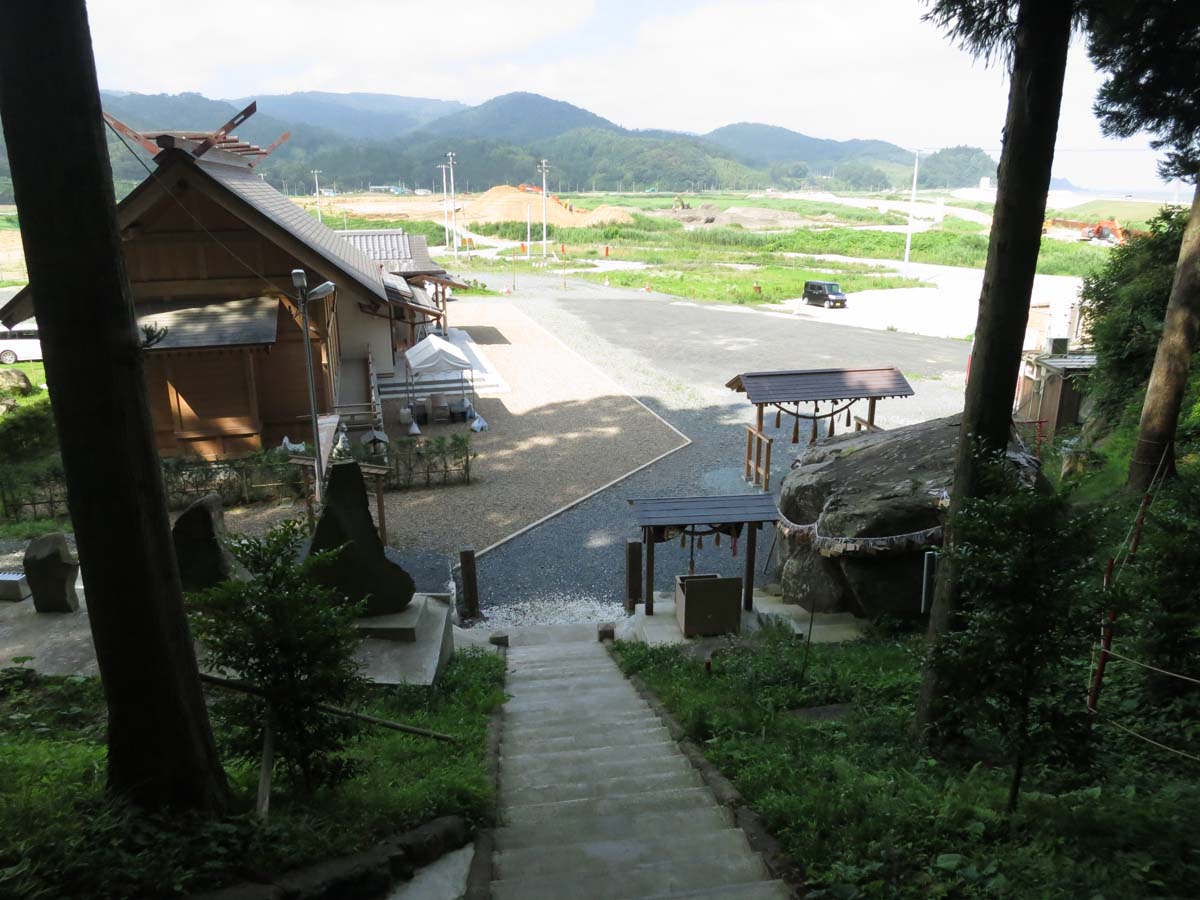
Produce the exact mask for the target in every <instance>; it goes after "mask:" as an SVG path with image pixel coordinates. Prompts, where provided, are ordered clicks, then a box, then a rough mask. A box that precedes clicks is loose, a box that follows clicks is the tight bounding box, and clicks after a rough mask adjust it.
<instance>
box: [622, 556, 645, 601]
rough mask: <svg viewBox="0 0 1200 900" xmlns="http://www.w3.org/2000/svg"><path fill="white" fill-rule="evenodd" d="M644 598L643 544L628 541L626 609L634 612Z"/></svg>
mask: <svg viewBox="0 0 1200 900" xmlns="http://www.w3.org/2000/svg"><path fill="white" fill-rule="evenodd" d="M641 599H642V544H641V541H628V542H627V543H626V544H625V610H626V611H627V612H633V610H634V608H635V607H636V606H637V602H638V601H639V600H641Z"/></svg>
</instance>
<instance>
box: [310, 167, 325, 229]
mask: <svg viewBox="0 0 1200 900" xmlns="http://www.w3.org/2000/svg"><path fill="white" fill-rule="evenodd" d="M312 177H313V190H315V191H316V192H317V221H318V222H324V221H325V220H324V219H323V218H321V170H320V169H313V170H312Z"/></svg>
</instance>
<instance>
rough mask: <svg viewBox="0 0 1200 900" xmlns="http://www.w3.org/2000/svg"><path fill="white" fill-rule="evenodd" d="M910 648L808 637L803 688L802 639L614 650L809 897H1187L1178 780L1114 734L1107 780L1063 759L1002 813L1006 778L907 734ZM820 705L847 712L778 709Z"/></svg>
mask: <svg viewBox="0 0 1200 900" xmlns="http://www.w3.org/2000/svg"><path fill="white" fill-rule="evenodd" d="M921 649H922V641H921V640H920V639H912V638H908V639H903V640H896V639H894V638H884V637H875V638H871V639H869V640H863V641H858V642H854V643H850V644H842V645H820V644H818V645H814V646H813V647H812V648H811V652H812V656H811V660H810V663H809V668H808V671H807V676H806V679H805V681H803V682H801V681H800V680H799V669H800V668H801V667H802V660H803V653H804V648H803V642H802V641H801V640H799V639H796V638H793V637H789V636H787V635H785V634H772V635H771V636H770V637H768V638H767V639H766V640H765V641H753V642H741V643H737V644H731V645H730V647H729V648H728V649H722V650H719V651H717V652H716V653H714V654H713V657H712V666H711V672H706V670H705V667H704V664H703V662H702V661H701V659H700V658H699V657H697V656H694V655H691V654H689V653H687V652H686V651H683V650H680V649H678V648H669V647H646V646H644V645H640V644H632V645H631V644H624V643H619V644H618V645H617V653H618V659H619V662H620V664H621V667H622V668H623V669H624V670H625V671H627V672H637V673H638V674H640V675H641V676H642V677H643V678H644V679H645V680H646V681H647V683H648V684H649V685H650V687H651V688H652V689H653V690H654V691H655V693H656V694H657V695H658V696H659V698H660V699H661V700H662V701H663V702H664V703H665V704H666V705H667V706H668V707H669V708H670V709H671V711H672V712H673V713H674V714H675V716H676V717H677V718H679V719H680V720H681V722H682V723H683V725H684V727H685V728H686V729H687V730H688V732H689V734H690V736H691V737H693V738H694V739H697V740H699V741H701V742H702V743H701V746H702V747H703V749H704V753H705V755H706V756H708V758H709V759H710V760H712V761H713V762H714V763H715V764H716V765H717V766H718V767H719V768H720V770H721V771H722V773H723V774H725V775H726V776H727V777H729V778H730V779H731V780H732V781H733V783H734V785H735V786H736V787H737V788H738V790H739V791H740V792H741V793H742V794H743V796H745V797H746V799H747V802H748V803H749V804H750V805H752V806H753V807H754V808H755V809H757V810H758V811H759V812H760V813H761V814H762V815H763V816H764V818H765V819H766V822H767V825H768V827H769V828H770V829H771V831H772V832H773V833H774V834H775V835H776V836H777V837H778V838H779V840H780V841H781V842H782V844H783V847H784V850H785V852H786V853H787V855H788V856H789V857H790V859H791V860H793V861H794V862H795V863H796V864H798V865H799V866H801V867H802V868H803V869H804V873H805V878H806V881H807V894H806V896H809V897H813V898H823V900H866V898H889V900H925V898H929V897H947V898H949V897H953V898H959V900H975V898H1000V897H1007V898H1022V900H1023V898H1032V897H1037V898H1039V900H1078V898H1081V897H1082V898H1098V897H1101V896H1103V897H1111V898H1116V897H1185V896H1190V895H1191V894H1192V893H1194V890H1193V888H1194V885H1195V883H1196V880H1197V879H1198V878H1200V857H1198V856H1197V854H1196V853H1195V847H1196V846H1198V845H1200V821H1197V819H1196V817H1195V816H1194V815H1193V814H1192V810H1193V808H1194V805H1195V803H1196V802H1197V801H1200V788H1197V786H1196V784H1195V780H1194V778H1193V777H1190V776H1189V775H1188V774H1187V773H1180V774H1174V775H1170V776H1167V775H1162V774H1154V772H1153V770H1152V769H1150V768H1149V767H1146V766H1144V765H1143V761H1144V757H1143V756H1135V757H1132V758H1133V759H1134V760H1135V762H1134V763H1133V764H1129V763H1128V762H1126V760H1129V759H1130V758H1131V757H1129V756H1127V754H1129V753H1130V750H1131V748H1130V745H1129V742H1126V741H1122V740H1113V742H1112V743H1111V745H1108V744H1106V747H1105V749H1106V752H1108V751H1111V757H1110V759H1111V766H1110V767H1107V768H1101V767H1098V768H1097V770H1096V772H1097V776H1098V777H1100V778H1103V779H1104V780H1097V781H1095V782H1094V783H1092V784H1090V785H1086V786H1080V785H1079V784H1078V778H1077V776H1075V775H1074V773H1073V772H1071V771H1070V770H1069V769H1068V770H1067V771H1065V772H1060V771H1057V770H1055V769H1053V768H1050V767H1040V768H1038V769H1036V770H1033V771H1031V773H1030V780H1031V781H1036V788H1037V789H1036V790H1032V789H1031V790H1029V791H1027V792H1026V795H1025V799H1024V801H1023V802H1022V804H1021V808H1020V809H1019V810H1018V811H1017V812H1016V813H1015V814H1013V815H1012V816H1009V815H1008V814H1007V813H1006V812H1005V804H1006V799H1007V782H1008V780H1009V779H1008V777H1007V775H1006V773H1005V772H1003V771H1001V770H998V769H996V768H994V767H992V766H990V765H988V764H986V763H985V764H975V765H970V766H959V765H957V764H956V763H955V762H954V761H953V760H951V761H948V762H938V761H935V760H933V759H929V758H927V757H925V756H923V755H922V754H921V753H920V750H919V748H918V747H917V746H916V744H915V743H913V742H912V741H910V740H909V735H910V734H911V731H912V710H913V706H914V704H915V700H916V694H917V691H918V688H919V684H920V675H919V670H920V656H921ZM1082 681H1083V678H1082V674H1080V677H1079V678H1078V679H1076V680H1075V691H1076V695H1075V697H1074V698H1073V700H1074V702H1075V703H1076V704H1080V703H1081V702H1082V701H1081V699H1080V696H1079V695H1080V694H1081V693H1082V688H1081V685H1082ZM987 699H988V698H987V697H974V698H972V702H973V703H976V704H979V703H985V702H987ZM826 703H847V704H849V709H848V710H847V711H846V712H845V715H844V716H843V717H841V718H837V719H833V720H825V721H822V720H817V719H808V718H803V717H800V716H797V715H795V714H794V713H793V712H792V710H795V709H796V708H799V707H804V706H810V705H816V704H826ZM1103 734H1105V735H1106V734H1107V733H1103ZM1119 737H1120V735H1119V734H1118V738H1119ZM1105 776H1106V777H1105Z"/></svg>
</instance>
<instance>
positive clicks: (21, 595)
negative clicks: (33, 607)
mask: <svg viewBox="0 0 1200 900" xmlns="http://www.w3.org/2000/svg"><path fill="white" fill-rule="evenodd" d="M31 596H32V594H31V592H30V590H29V581H28V580H27V579H26V578H25V575H24V573H22V572H0V600H7V601H9V602H11V603H20V602H21V601H22V600H28V599H29V598H30V597H31Z"/></svg>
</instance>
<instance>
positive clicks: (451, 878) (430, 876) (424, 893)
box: [387, 844, 475, 900]
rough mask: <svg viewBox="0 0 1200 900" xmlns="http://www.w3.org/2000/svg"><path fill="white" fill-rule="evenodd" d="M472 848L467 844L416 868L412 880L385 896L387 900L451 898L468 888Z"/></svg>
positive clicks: (436, 899)
mask: <svg viewBox="0 0 1200 900" xmlns="http://www.w3.org/2000/svg"><path fill="white" fill-rule="evenodd" d="M474 858H475V847H474V846H473V845H472V844H467V846H465V847H463V848H462V849H460V850H455V851H454V852H453V853H447V854H446V855H445V856H443V857H442V858H441V859H439V860H438V861H437V862H435V863H430V864H429V865H427V866H426V867H425V868H423V869H418V870H417V874H416V875H414V876H413V879H412V881H409V882H407V883H406V884H402V885H400V886H399V887H398V888H395V889H393V890H392V892H391V893H390V894H388V895H387V900H450V898H452V897H461V896H463V895H464V894H465V893H466V891H467V873H468V872H469V871H470V869H471V860H473V859H474Z"/></svg>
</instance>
